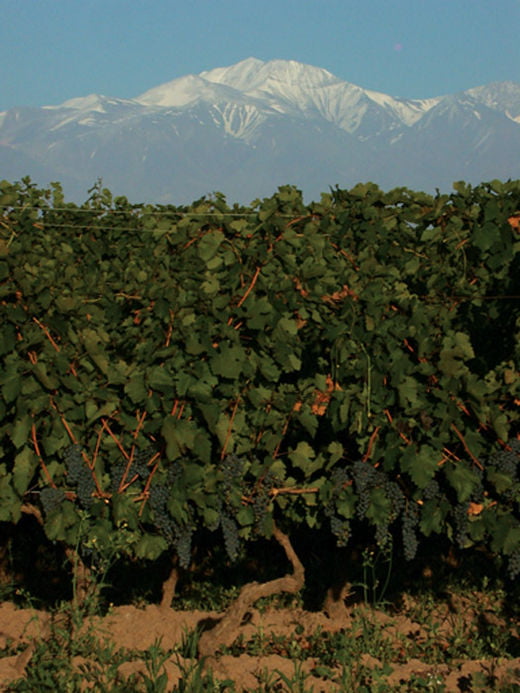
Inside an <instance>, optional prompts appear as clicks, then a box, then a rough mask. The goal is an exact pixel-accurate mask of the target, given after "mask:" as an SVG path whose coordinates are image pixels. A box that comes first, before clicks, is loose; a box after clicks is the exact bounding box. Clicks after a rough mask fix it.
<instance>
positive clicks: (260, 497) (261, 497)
mask: <svg viewBox="0 0 520 693" xmlns="http://www.w3.org/2000/svg"><path fill="white" fill-rule="evenodd" d="M275 484H276V478H275V476H274V474H273V473H272V472H267V474H266V475H265V476H264V478H263V479H262V480H261V483H260V484H259V486H258V487H257V488H256V489H255V493H254V495H253V501H252V507H253V514H254V531H255V532H256V533H257V534H258V533H261V529H262V527H263V525H264V522H265V518H266V515H267V514H268V512H269V508H270V506H271V491H272V490H273V488H274V486H275Z"/></svg>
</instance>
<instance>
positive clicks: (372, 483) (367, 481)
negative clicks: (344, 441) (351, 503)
mask: <svg viewBox="0 0 520 693" xmlns="http://www.w3.org/2000/svg"><path fill="white" fill-rule="evenodd" d="M381 476H382V475H381V472H378V470H377V469H375V467H373V466H372V465H371V464H369V463H368V462H362V461H361V460H356V462H354V464H353V465H352V477H353V479H354V483H355V487H356V492H357V497H358V502H357V506H356V514H357V516H358V517H359V518H360V519H361V520H362V519H364V518H365V517H366V514H367V512H368V509H369V507H370V492H371V491H372V489H373V488H375V487H376V486H378V485H379V482H380V481H381Z"/></svg>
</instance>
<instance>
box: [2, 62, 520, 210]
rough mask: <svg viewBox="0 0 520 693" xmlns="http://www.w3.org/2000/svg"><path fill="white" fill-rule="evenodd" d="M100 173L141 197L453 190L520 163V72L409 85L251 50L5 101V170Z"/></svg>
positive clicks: (76, 185)
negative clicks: (451, 85) (409, 92)
mask: <svg viewBox="0 0 520 693" xmlns="http://www.w3.org/2000/svg"><path fill="white" fill-rule="evenodd" d="M24 175H30V176H31V177H32V178H33V179H34V180H36V181H37V182H38V183H41V184H47V183H48V182H49V181H51V180H59V181H61V182H62V183H63V184H64V188H65V191H66V193H67V194H68V196H69V197H71V198H72V199H77V200H79V201H81V200H82V199H84V198H85V196H86V191H87V190H88V188H89V187H91V186H92V184H93V183H94V182H95V181H96V180H97V179H98V178H100V177H101V178H102V179H103V183H104V185H106V186H107V187H109V188H110V189H112V191H113V192H114V193H115V194H125V195H127V196H128V197H129V198H130V199H133V200H146V201H150V202H163V203H167V202H170V203H172V204H180V203H186V202H191V201H192V200H193V199H195V198H197V197H200V196H201V195H205V194H209V193H211V192H214V191H221V192H224V193H225V194H226V195H227V197H228V199H229V200H230V201H241V202H249V201H251V200H252V199H254V198H256V197H261V196H263V195H270V194H272V193H273V192H274V191H275V190H276V188H277V186H279V185H283V184H287V183H290V184H294V185H297V186H298V187H300V188H302V189H303V191H304V193H305V194H306V197H307V198H316V197H318V196H319V194H320V192H324V191H327V190H328V189H329V187H334V186H336V185H339V187H342V188H348V187H351V186H352V185H354V184H355V183H357V182H359V181H366V180H371V181H373V182H376V183H378V184H379V185H381V186H382V187H384V188H389V187H397V186H407V187H411V188H415V189H422V190H428V191H433V190H434V189H435V188H440V189H441V190H449V189H450V188H451V184H452V182H453V181H454V180H461V179H462V180H466V181H469V182H472V183H478V182H480V181H482V180H490V179H492V178H501V179H507V178H519V177H520V84H516V83H514V82H504V83H494V84H488V85H484V86H480V87H474V88H470V89H468V90H467V91H464V92H461V93H459V94H451V95H445V96H439V97H436V98H431V99H400V98H396V97H393V96H389V95H387V94H382V93H379V92H375V91H371V90H368V89H363V88H362V87H360V86H357V85H354V84H351V83H349V82H345V81H343V80H341V79H339V78H338V77H336V76H334V75H333V74H332V73H330V72H328V71H327V70H324V69H321V68H318V67H313V66H311V65H304V64H302V63H298V62H295V61H292V60H271V61H268V62H263V61H261V60H258V59H256V58H248V59H247V60H243V61H242V62H239V63H237V64H236V65H231V66H229V67H221V68H216V69H213V70H208V71H205V72H201V73H200V74H199V75H187V76H184V77H180V78H178V79H174V80H173V81H171V82H167V83H165V84H161V85H159V86H157V87H154V88H153V89H150V90H148V91H146V92H145V93H144V94H141V95H140V96H137V97H136V98H134V99H119V98H111V97H106V96H101V95H97V94H91V95H89V96H85V97H79V98H74V99H70V100H68V101H66V102H64V103H63V104H60V105H57V106H55V105H54V106H44V107H42V108H23V107H22V108H13V109H10V110H9V111H6V112H4V113H0V178H7V179H10V180H13V179H18V178H20V177H22V176H24Z"/></svg>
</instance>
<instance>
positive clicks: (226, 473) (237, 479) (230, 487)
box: [220, 455, 245, 502]
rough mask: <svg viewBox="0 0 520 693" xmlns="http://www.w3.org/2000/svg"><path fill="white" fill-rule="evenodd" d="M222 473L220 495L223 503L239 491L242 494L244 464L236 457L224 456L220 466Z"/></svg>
mask: <svg viewBox="0 0 520 693" xmlns="http://www.w3.org/2000/svg"><path fill="white" fill-rule="evenodd" d="M220 470H221V472H222V482H221V484H222V493H223V497H224V499H225V501H226V502H227V501H229V498H230V497H231V495H232V494H234V493H237V490H238V489H239V490H240V492H241V493H242V492H243V491H244V487H245V479H244V473H245V463H244V460H243V459H242V458H241V457H238V455H226V456H225V457H224V459H223V460H222V463H221V465H220Z"/></svg>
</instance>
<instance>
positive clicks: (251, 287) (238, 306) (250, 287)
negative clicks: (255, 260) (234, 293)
mask: <svg viewBox="0 0 520 693" xmlns="http://www.w3.org/2000/svg"><path fill="white" fill-rule="evenodd" d="M261 269H262V268H261V266H260V265H259V266H258V267H257V268H256V270H255V273H254V275H253V278H252V279H251V283H250V284H249V286H248V287H247V289H246V292H245V293H244V295H243V296H242V298H241V299H240V301H239V302H238V303H237V308H240V306H241V305H242V304H243V303H244V301H245V300H246V298H247V297H248V296H249V294H250V293H251V291H252V290H253V287H254V285H255V284H256V280H257V279H258V275H259V274H260V270H261Z"/></svg>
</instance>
